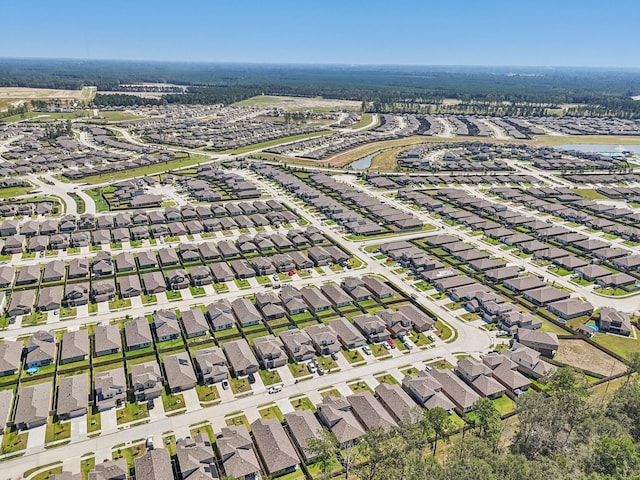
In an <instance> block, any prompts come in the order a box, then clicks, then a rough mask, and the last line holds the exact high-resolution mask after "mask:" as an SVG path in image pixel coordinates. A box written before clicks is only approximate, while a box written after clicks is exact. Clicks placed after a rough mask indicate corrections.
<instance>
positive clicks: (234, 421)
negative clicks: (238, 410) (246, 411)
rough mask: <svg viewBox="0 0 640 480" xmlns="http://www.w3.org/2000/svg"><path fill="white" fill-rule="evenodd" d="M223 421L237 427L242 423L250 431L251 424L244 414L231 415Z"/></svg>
mask: <svg viewBox="0 0 640 480" xmlns="http://www.w3.org/2000/svg"><path fill="white" fill-rule="evenodd" d="M224 421H225V423H226V424H227V425H228V426H232V425H235V426H236V427H239V426H240V425H244V426H245V427H247V430H249V431H251V424H250V423H249V420H247V417H246V416H244V415H235V416H231V417H229V418H225V419H224Z"/></svg>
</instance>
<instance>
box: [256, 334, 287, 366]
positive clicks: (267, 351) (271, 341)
mask: <svg viewBox="0 0 640 480" xmlns="http://www.w3.org/2000/svg"><path fill="white" fill-rule="evenodd" d="M253 348H254V349H255V351H256V354H257V355H258V360H259V361H260V364H261V365H262V366H263V367H264V368H266V369H271V368H278V367H282V366H284V365H286V364H287V362H288V359H287V354H286V352H285V349H284V346H283V344H282V340H280V339H279V338H277V337H274V336H273V335H266V336H264V337H258V338H256V339H255V340H254V341H253Z"/></svg>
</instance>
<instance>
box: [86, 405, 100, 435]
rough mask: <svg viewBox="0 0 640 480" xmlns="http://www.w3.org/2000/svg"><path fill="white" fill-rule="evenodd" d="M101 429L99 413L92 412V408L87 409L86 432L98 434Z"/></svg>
mask: <svg viewBox="0 0 640 480" xmlns="http://www.w3.org/2000/svg"><path fill="white" fill-rule="evenodd" d="M101 429H102V421H101V418H100V412H98V411H97V410H96V411H95V413H94V412H93V408H92V407H89V413H88V414H87V432H89V433H93V432H98V431H100V430H101Z"/></svg>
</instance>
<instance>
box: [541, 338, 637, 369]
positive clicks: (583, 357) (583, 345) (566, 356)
mask: <svg viewBox="0 0 640 480" xmlns="http://www.w3.org/2000/svg"><path fill="white" fill-rule="evenodd" d="M554 360H556V361H557V362H560V363H564V364H566V365H569V366H572V367H577V368H581V369H586V370H589V371H591V372H594V373H598V374H600V375H605V376H609V375H611V374H613V375H615V374H617V373H624V372H625V371H626V368H625V366H624V364H623V363H622V362H619V361H618V360H616V359H615V358H613V357H610V356H609V355H607V354H606V353H604V352H602V351H600V350H598V349H597V348H596V347H594V346H592V345H590V344H588V343H587V342H585V341H584V340H579V339H560V348H558V353H556V356H555V358H554ZM612 369H613V370H612Z"/></svg>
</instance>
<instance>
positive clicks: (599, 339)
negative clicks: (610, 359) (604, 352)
mask: <svg viewBox="0 0 640 480" xmlns="http://www.w3.org/2000/svg"><path fill="white" fill-rule="evenodd" d="M639 333H640V332H638V330H637V329H636V336H637V335H638V334H639ZM593 340H594V341H595V342H596V343H598V344H599V345H602V346H603V347H605V348H608V349H609V350H612V351H613V352H615V353H617V354H618V355H620V356H622V357H625V358H628V357H629V355H630V354H631V353H633V352H639V351H640V340H637V339H635V338H630V337H623V336H621V335H614V334H612V333H596V334H595V335H594V336H593Z"/></svg>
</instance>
